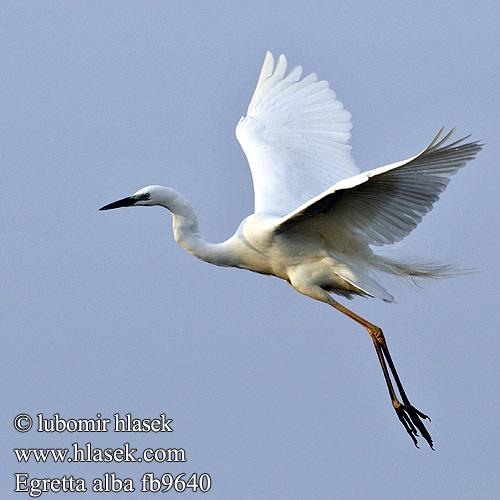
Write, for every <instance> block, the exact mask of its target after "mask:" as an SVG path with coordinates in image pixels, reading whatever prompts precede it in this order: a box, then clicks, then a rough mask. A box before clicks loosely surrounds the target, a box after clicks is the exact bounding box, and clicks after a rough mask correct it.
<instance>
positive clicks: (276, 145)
mask: <svg viewBox="0 0 500 500" xmlns="http://www.w3.org/2000/svg"><path fill="white" fill-rule="evenodd" d="M286 69H287V61H286V58H285V56H284V55H281V56H280V57H279V58H278V61H277V64H276V66H274V58H273V56H272V54H271V53H270V52H267V54H266V58H265V60H264V65H263V66H262V71H261V73H260V77H259V81H258V82H257V87H256V89H255V92H254V94H253V97H252V100H251V102H250V105H249V106H248V111H247V115H246V116H245V117H242V118H241V120H240V121H239V123H238V125H237V127H236V137H237V138H238V141H239V142H240V144H241V147H242V148H243V151H244V152H245V155H246V157H247V159H248V163H249V164H250V169H251V171H252V178H253V185H254V192H255V213H268V214H274V215H279V216H284V215H286V214H288V213H290V212H291V211H292V210H295V209H296V208H298V207H299V206H300V205H302V204H303V203H305V202H306V201H307V200H310V199H311V198H313V197H314V196H316V195H318V194H319V193H321V192H323V191H324V190H325V189H327V188H328V187H331V186H332V185H333V184H335V183H336V182H338V181H339V180H341V179H344V178H346V177H350V176H352V175H354V174H356V173H358V172H359V169H358V168H357V167H356V165H355V164H354V162H353V160H352V159H351V146H349V145H348V141H349V139H350V137H351V134H350V130H351V128H352V125H351V115H350V113H349V112H348V111H346V110H345V109H344V107H343V105H342V103H341V102H340V101H338V100H337V99H336V96H335V92H333V90H332V89H330V87H329V84H328V82H327V81H325V80H322V81H318V77H317V75H316V74H314V73H312V74H310V75H309V76H306V77H305V78H303V79H302V80H301V79H300V78H301V76H302V67H300V66H296V67H295V68H293V69H292V70H291V71H290V73H289V74H288V75H287V76H286V77H285V72H286Z"/></svg>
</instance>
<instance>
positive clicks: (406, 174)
mask: <svg viewBox="0 0 500 500" xmlns="http://www.w3.org/2000/svg"><path fill="white" fill-rule="evenodd" d="M286 72H287V60H286V57H285V56H284V55H281V56H280V57H279V58H278V60H277V62H276V64H275V61H274V58H273V56H272V54H271V53H270V52H267V54H266V57H265V60H264V64H263V66H262V70H261V73H260V76H259V80H258V82H257V87H256V89H255V92H254V94H253V96H252V99H251V101H250V105H249V106H248V110H247V114H246V116H244V117H242V118H241V119H240V121H239V122H238V125H237V127H236V137H237V139H238V141H239V142H240V144H241V147H242V148H243V151H244V153H245V155H246V157H247V159H248V163H249V165H250V169H251V172H252V179H253V186H254V193H255V204H254V213H253V214H252V215H250V216H248V217H247V218H246V219H244V220H243V221H242V222H241V224H240V225H239V227H238V229H237V230H236V232H235V234H234V235H233V236H231V237H230V238H229V239H228V240H226V241H224V242H223V243H216V244H214V243H208V242H206V241H205V240H204V239H203V237H202V236H201V234H200V230H199V227H198V220H197V217H196V215H195V212H194V210H193V208H192V206H191V204H190V203H189V202H188V201H187V200H186V199H185V198H184V197H183V196H182V195H181V194H180V193H178V192H177V191H175V190H174V189H172V188H169V187H162V186H147V187H145V188H142V189H140V190H139V191H137V192H136V193H135V194H133V195H131V196H129V197H127V198H123V199H121V200H119V201H115V202H114V203H110V204H109V205H106V206H104V207H102V208H101V209H100V210H110V209H113V208H119V207H129V206H153V205H160V206H162V207H165V208H167V209H168V210H169V211H170V212H171V213H172V216H173V230H174V237H175V240H176V241H177V242H178V243H179V244H180V245H182V247H183V248H184V249H186V250H187V251H188V252H189V253H191V254H193V255H194V256H195V257H197V258H199V259H201V260H204V261H206V262H209V263H211V264H215V265H218V266H229V267H238V268H241V269H248V270H250V271H254V272H257V273H261V274H267V275H273V276H276V277H278V278H281V279H283V280H285V281H286V282H287V283H288V284H290V285H291V286H292V287H293V288H295V290H297V291H298V292H300V293H302V294H304V295H307V296H308V297H311V298H313V299H316V300H319V301H321V302H325V303H326V304H328V305H330V306H332V307H334V308H335V309H337V310H338V311H340V312H341V313H343V314H345V315H347V316H348V317H349V318H351V319H353V320H354V321H356V322H357V323H359V324H360V325H362V326H363V327H364V328H366V330H367V331H368V333H369V334H370V337H371V339H372V341H373V343H374V346H375V350H376V353H377V356H378V359H379V362H380V366H381V368H382V372H383V375H384V378H385V382H386V384H387V389H388V391H389V395H390V398H391V402H392V405H393V408H394V410H395V411H396V414H397V416H398V418H399V420H400V421H401V423H402V424H403V426H404V428H405V429H406V431H407V433H408V434H409V435H410V437H411V438H412V440H413V442H414V444H415V446H417V447H418V442H417V437H418V436H419V433H420V435H421V436H422V437H423V438H424V439H425V440H426V441H427V443H428V444H429V446H430V447H431V448H432V447H433V442H432V438H431V436H430V434H429V432H428V431H427V428H426V427H425V424H424V422H423V420H425V419H429V417H428V416H427V415H425V414H424V413H422V412H421V411H419V410H417V409H416V408H415V407H414V406H413V405H412V404H411V403H410V401H409V399H408V397H407V395H406V393H405V390H404V388H403V385H402V383H401V380H400V378H399V376H398V373H397V371H396V368H395V366H394V363H393V361H392V358H391V355H390V353H389V348H388V347H387V342H386V340H385V337H384V334H383V332H382V330H381V328H380V327H378V326H376V325H374V324H372V323H370V322H369V321H367V320H366V319H364V318H362V317H360V316H358V315H357V314H355V313H354V312H352V311H351V310H350V309H348V308H347V307H345V306H344V305H342V304H340V303H339V302H337V301H336V300H335V299H334V298H333V297H332V294H336V295H340V296H343V297H346V298H352V297H353V296H365V297H376V298H379V299H382V300H383V301H385V302H393V300H394V297H393V296H392V295H391V294H390V293H389V292H388V291H387V290H386V289H385V288H384V287H383V286H382V284H381V283H379V282H378V281H377V279H376V277H375V276H374V274H377V272H379V271H380V272H382V274H383V273H386V274H389V275H396V276H399V277H403V278H410V279H413V278H433V277H439V276H442V275H445V274H446V272H447V270H448V268H447V266H440V265H432V264H421V265H415V264H412V263H408V262H405V261H401V260H398V259H396V258H391V257H387V256H386V255H380V254H377V252H375V251H374V249H373V248H372V247H378V246H383V245H390V244H392V243H395V242H397V241H400V240H401V239H403V238H404V237H405V236H407V235H408V234H409V233H410V232H411V231H412V230H413V229H414V228H415V227H416V226H417V224H418V223H419V222H420V221H421V220H422V217H423V216H424V215H425V214H426V213H427V212H429V211H430V210H431V209H432V207H433V205H434V203H435V202H436V201H437V200H438V198H439V195H440V193H442V192H443V191H444V189H445V188H446V186H447V185H448V182H449V180H450V177H451V176H452V175H453V174H455V173H456V172H457V171H458V169H460V168H461V167H463V166H464V165H465V164H466V162H467V161H469V160H472V159H473V158H474V157H475V156H476V154H477V153H478V152H479V151H480V150H481V147H482V144H480V143H479V142H477V141H476V142H464V141H465V140H466V139H467V137H465V138H463V139H460V140H458V141H455V142H449V139H450V137H451V136H452V134H453V132H454V129H453V130H452V131H451V132H449V133H448V134H446V135H445V136H444V137H443V130H444V129H443V128H442V129H441V130H440V131H439V133H438V135H437V136H436V137H435V138H434V140H433V141H432V142H431V143H430V144H429V146H427V147H426V148H425V149H424V150H423V151H422V152H421V153H419V154H417V155H416V156H413V157H412V158H409V159H407V160H404V161H399V162H397V163H392V164H390V165H386V166H383V167H379V168H375V169H373V170H368V171H365V172H360V170H359V168H358V167H357V166H356V165H355V163H354V161H353V160H352V158H351V146H349V139H350V137H351V134H350V130H351V128H352V125H351V115H350V113H349V112H348V111H346V110H345V109H344V107H343V105H342V103H341V102H340V101H338V100H337V98H336V95H335V92H334V91H333V90H332V89H331V88H330V86H329V84H328V82H327V81H325V80H318V77H317V75H316V74H315V73H312V74H310V75H308V76H306V77H304V78H302V67H301V66H295V67H294V68H293V69H292V70H291V71H290V72H289V73H288V74H286Z"/></svg>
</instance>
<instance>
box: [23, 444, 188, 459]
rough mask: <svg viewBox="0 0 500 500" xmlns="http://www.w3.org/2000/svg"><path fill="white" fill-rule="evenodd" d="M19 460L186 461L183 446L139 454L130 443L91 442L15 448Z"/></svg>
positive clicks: (151, 449)
mask: <svg viewBox="0 0 500 500" xmlns="http://www.w3.org/2000/svg"><path fill="white" fill-rule="evenodd" d="M14 454H15V456H16V459H17V461H18V462H29V461H30V460H34V461H35V462H42V463H45V462H47V461H49V462H97V463H99V462H105V463H107V462H118V463H120V462H145V463H151V462H157V463H164V462H186V461H187V459H186V451H185V450H184V449H183V448H156V449H153V448H146V449H145V450H144V451H142V453H140V454H137V449H136V448H132V447H131V446H130V443H124V444H123V447H121V448H94V447H93V446H92V444H91V443H85V444H84V445H83V446H80V445H79V444H78V443H73V444H72V445H71V448H70V449H68V448H15V449H14Z"/></svg>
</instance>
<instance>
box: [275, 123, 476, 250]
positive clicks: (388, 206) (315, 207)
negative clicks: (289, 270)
mask: <svg viewBox="0 0 500 500" xmlns="http://www.w3.org/2000/svg"><path fill="white" fill-rule="evenodd" d="M454 131H455V129H453V130H452V131H451V132H450V133H448V134H447V135H446V137H444V139H442V140H441V141H439V139H440V137H441V135H442V133H443V128H442V129H441V130H440V131H439V133H438V135H437V136H436V138H435V139H434V140H433V141H432V142H431V144H429V146H428V147H427V148H426V149H425V150H424V151H422V152H421V153H420V154H418V155H417V156H414V157H413V158H409V159H408V160H405V161H401V162H398V163H392V164H391V165H386V166H385V167H380V168H376V169H374V170H369V171H367V172H363V173H361V174H359V175H356V176H354V177H351V178H349V179H344V180H343V181H341V182H338V183H337V184H335V185H334V186H332V187H331V188H330V189H327V190H326V191H324V192H323V193H321V194H320V195H319V196H317V197H315V198H313V199H312V200H310V201H308V202H307V203H305V204H304V205H302V206H301V207H299V208H298V209H297V210H294V211H293V212H291V213H290V214H289V215H287V216H285V217H283V219H282V220H281V221H280V222H279V224H277V226H276V231H277V232H278V233H279V232H283V231H286V230H287V229H290V228H292V227H293V226H296V225H297V224H302V223H304V224H308V222H309V223H311V224H313V225H314V226H315V228H316V230H320V231H321V227H324V228H325V232H327V233H328V234H334V233H335V228H337V229H338V231H339V232H341V233H342V234H345V233H346V231H347V232H349V233H351V234H357V235H360V236H361V237H362V238H363V239H364V240H365V241H367V242H368V243H369V244H373V245H387V244H391V243H395V242H396V241H399V240H401V239H402V238H404V237H405V236H406V235H408V234H409V233H410V232H411V231H412V230H413V229H414V228H415V227H416V226H417V224H418V223H419V222H420V221H421V220H422V217H423V216H424V215H425V214H426V213H427V212H429V211H430V210H431V209H432V206H433V204H434V203H435V202H436V201H437V200H438V199H439V195H440V193H442V192H443V191H444V189H445V188H446V186H447V185H448V182H449V181H450V176H451V175H453V174H454V173H456V172H457V170H458V169H459V168H461V167H463V166H464V165H465V164H466V162H467V161H469V160H472V159H473V158H474V157H475V156H476V154H477V153H478V152H479V151H480V150H481V148H482V144H480V143H479V142H469V143H466V144H461V143H462V142H463V141H464V140H465V139H467V137H464V138H463V139H460V140H458V141H455V142H453V143H451V144H448V145H445V143H446V141H447V140H448V139H449V138H450V137H451V135H452V134H453V132H454ZM313 221H314V222H313ZM326 228H328V229H326Z"/></svg>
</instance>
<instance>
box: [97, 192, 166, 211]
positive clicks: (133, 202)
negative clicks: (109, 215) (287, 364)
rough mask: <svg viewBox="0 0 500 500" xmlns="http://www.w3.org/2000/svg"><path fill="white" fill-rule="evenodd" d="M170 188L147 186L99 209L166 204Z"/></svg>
mask: <svg viewBox="0 0 500 500" xmlns="http://www.w3.org/2000/svg"><path fill="white" fill-rule="evenodd" d="M169 191H171V190H170V188H166V187H163V186H146V187H143V188H142V189H139V191H137V192H135V193H134V194H133V195H131V196H127V197H126V198H122V199H121V200H118V201H114V202H113V203H110V204H109V205H105V206H104V207H102V208H100V209H99V210H111V209H112V208H120V207H135V206H150V207H151V206H154V205H161V204H164V202H165V200H166V199H168V195H169Z"/></svg>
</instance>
